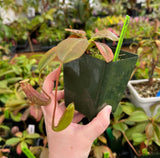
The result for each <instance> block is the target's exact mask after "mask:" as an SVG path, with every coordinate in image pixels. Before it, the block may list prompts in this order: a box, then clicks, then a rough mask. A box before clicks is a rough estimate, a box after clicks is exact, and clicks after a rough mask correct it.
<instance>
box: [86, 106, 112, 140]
mask: <svg viewBox="0 0 160 158" xmlns="http://www.w3.org/2000/svg"><path fill="white" fill-rule="evenodd" d="M111 110H112V107H111V106H110V105H107V106H105V107H104V108H103V109H102V110H101V111H100V112H99V113H98V115H97V116H96V117H95V118H94V119H93V120H92V121H91V122H90V123H89V124H87V125H85V126H84V128H85V133H86V134H87V136H88V137H90V138H91V140H92V141H93V140H95V139H96V138H97V137H98V136H100V135H101V134H102V133H103V132H104V131H105V129H106V128H107V127H108V126H109V124H110V113H111Z"/></svg>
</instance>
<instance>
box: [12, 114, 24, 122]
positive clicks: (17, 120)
mask: <svg viewBox="0 0 160 158" xmlns="http://www.w3.org/2000/svg"><path fill="white" fill-rule="evenodd" d="M10 114H11V118H12V119H13V120H14V121H16V122H19V121H21V116H22V113H20V112H18V113H17V114H16V115H14V114H13V113H12V112H11V113H10Z"/></svg>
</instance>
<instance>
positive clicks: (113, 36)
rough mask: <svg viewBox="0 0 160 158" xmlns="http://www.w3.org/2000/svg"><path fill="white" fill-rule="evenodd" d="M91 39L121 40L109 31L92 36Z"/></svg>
mask: <svg viewBox="0 0 160 158" xmlns="http://www.w3.org/2000/svg"><path fill="white" fill-rule="evenodd" d="M91 38H93V39H100V38H107V39H110V40H112V41H118V40H119V38H118V37H117V36H116V35H115V34H114V33H113V32H111V31H109V30H107V29H105V30H101V31H98V32H96V33H95V34H93V35H92V37H91Z"/></svg>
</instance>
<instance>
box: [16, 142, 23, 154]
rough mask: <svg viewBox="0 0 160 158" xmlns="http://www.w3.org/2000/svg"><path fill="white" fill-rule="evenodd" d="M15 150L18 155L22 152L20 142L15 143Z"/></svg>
mask: <svg viewBox="0 0 160 158" xmlns="http://www.w3.org/2000/svg"><path fill="white" fill-rule="evenodd" d="M16 151H17V154H19V155H20V154H21V153H22V150H21V144H20V143H19V144H18V145H17V148H16Z"/></svg>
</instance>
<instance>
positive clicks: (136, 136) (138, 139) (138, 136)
mask: <svg viewBox="0 0 160 158" xmlns="http://www.w3.org/2000/svg"><path fill="white" fill-rule="evenodd" d="M132 139H133V142H134V143H133V144H134V145H138V144H140V143H142V142H144V141H145V140H146V135H145V134H142V133H133V134H132Z"/></svg>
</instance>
